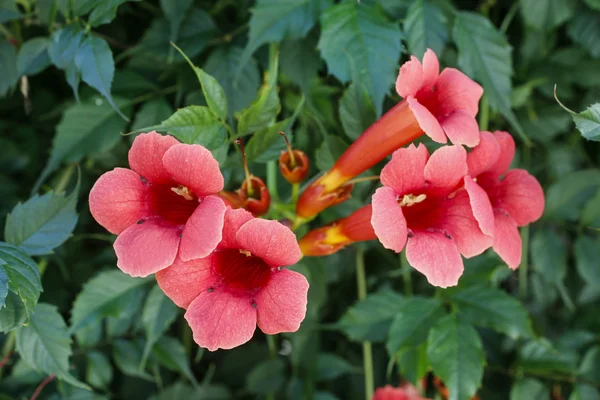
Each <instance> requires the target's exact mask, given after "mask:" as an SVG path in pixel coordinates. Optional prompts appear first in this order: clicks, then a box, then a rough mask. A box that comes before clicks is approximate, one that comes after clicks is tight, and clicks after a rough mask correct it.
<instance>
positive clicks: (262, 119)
mask: <svg viewBox="0 0 600 400" xmlns="http://www.w3.org/2000/svg"><path fill="white" fill-rule="evenodd" d="M280 110H281V104H280V103H279V96H278V95H277V88H276V87H275V86H271V85H269V84H268V83H265V84H264V85H263V86H262V87H261V89H260V92H259V94H258V98H257V99H256V100H255V101H254V102H253V103H252V104H251V105H250V107H248V108H247V109H245V110H244V111H242V114H241V115H240V119H239V122H238V135H240V136H243V135H247V134H249V133H253V132H256V131H258V130H260V129H264V128H266V127H268V126H269V124H271V123H272V122H273V120H274V119H275V117H276V116H277V114H279V111H280Z"/></svg>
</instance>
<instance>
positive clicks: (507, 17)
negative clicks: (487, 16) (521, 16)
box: [500, 1, 519, 33]
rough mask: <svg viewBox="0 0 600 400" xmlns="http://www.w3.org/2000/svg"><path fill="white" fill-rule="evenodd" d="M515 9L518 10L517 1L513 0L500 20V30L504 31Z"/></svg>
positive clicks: (515, 11)
mask: <svg viewBox="0 0 600 400" xmlns="http://www.w3.org/2000/svg"><path fill="white" fill-rule="evenodd" d="M517 11H519V2H518V1H515V2H514V3H513V5H512V7H511V8H510V9H509V10H508V12H507V13H506V16H505V17H504V19H503V20H502V24H501V25H500V31H501V32H503V33H506V31H507V30H508V27H509V26H510V23H511V22H512V20H513V18H514V17H515V14H516V13H517Z"/></svg>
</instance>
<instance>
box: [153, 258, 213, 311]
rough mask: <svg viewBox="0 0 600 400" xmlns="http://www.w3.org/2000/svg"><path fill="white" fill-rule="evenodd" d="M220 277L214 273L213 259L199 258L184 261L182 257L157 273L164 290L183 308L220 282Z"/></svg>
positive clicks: (159, 283)
mask: <svg viewBox="0 0 600 400" xmlns="http://www.w3.org/2000/svg"><path fill="white" fill-rule="evenodd" d="M218 280H219V277H218V276H215V275H213V273H212V259H211V257H207V258H198V259H195V260H191V261H183V260H181V259H180V258H177V259H176V260H175V263H174V264H173V265H171V266H170V267H168V268H165V269H163V270H161V271H158V272H157V273H156V282H158V285H159V286H160V288H161V289H162V291H163V292H165V294H166V295H167V297H169V298H170V299H171V300H173V303H175V304H177V305H178V306H179V307H181V308H188V306H189V305H190V303H191V302H192V301H193V300H194V299H195V298H196V297H198V295H200V293H202V292H205V291H207V290H208V289H210V288H211V287H214V286H215V285H216V284H217V283H218Z"/></svg>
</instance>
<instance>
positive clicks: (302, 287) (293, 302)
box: [254, 269, 308, 335]
mask: <svg viewBox="0 0 600 400" xmlns="http://www.w3.org/2000/svg"><path fill="white" fill-rule="evenodd" d="M307 295H308V281H307V280H306V278H305V277H304V275H302V274H299V273H298V272H294V271H290V270H288V269H283V270H281V271H278V272H275V273H274V274H273V275H271V280H270V281H269V284H268V285H267V286H266V287H264V288H263V289H262V290H261V291H260V292H259V293H258V295H256V297H255V298H254V301H255V302H256V312H257V314H258V327H259V328H260V329H261V330H262V331H263V332H264V333H266V334H268V335H275V334H276V333H280V332H296V331H297V330H298V328H300V323H301V322H302V321H303V320H304V317H305V316H306V302H307Z"/></svg>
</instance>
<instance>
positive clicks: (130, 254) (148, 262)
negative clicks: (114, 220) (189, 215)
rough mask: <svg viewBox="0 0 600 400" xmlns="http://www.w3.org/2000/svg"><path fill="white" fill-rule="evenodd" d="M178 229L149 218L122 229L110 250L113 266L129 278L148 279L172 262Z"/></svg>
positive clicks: (175, 249) (175, 253)
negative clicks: (113, 259) (114, 259)
mask: <svg viewBox="0 0 600 400" xmlns="http://www.w3.org/2000/svg"><path fill="white" fill-rule="evenodd" d="M178 247H179V229H178V228H177V227H176V226H174V225H171V224H168V223H165V222H163V221H161V220H160V219H149V220H146V221H145V222H144V223H142V224H134V225H131V226H130V227H129V228H127V229H125V230H124V231H123V232H122V233H121V234H120V235H119V237H117V240H116V241H115V244H114V248H115V253H117V259H118V260H117V266H118V267H119V268H120V269H121V270H122V271H123V272H125V273H126V274H129V275H131V276H141V277H144V276H148V275H150V274H153V273H155V272H158V271H160V270H161V269H164V268H167V267H168V266H169V265H171V264H173V261H175V256H176V255H177V248H178Z"/></svg>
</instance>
